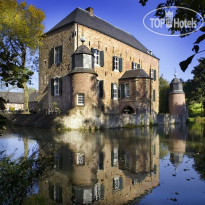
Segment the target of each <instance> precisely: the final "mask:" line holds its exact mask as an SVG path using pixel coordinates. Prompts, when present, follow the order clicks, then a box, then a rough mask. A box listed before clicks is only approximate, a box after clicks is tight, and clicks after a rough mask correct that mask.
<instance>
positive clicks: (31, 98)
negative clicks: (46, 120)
mask: <svg viewBox="0 0 205 205" xmlns="http://www.w3.org/2000/svg"><path fill="white" fill-rule="evenodd" d="M37 97H38V92H33V93H31V94H30V95H29V102H36V101H37Z"/></svg>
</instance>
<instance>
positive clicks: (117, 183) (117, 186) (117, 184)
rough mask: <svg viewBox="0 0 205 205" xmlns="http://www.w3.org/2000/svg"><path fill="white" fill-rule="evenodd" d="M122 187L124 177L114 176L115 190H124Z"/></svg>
mask: <svg viewBox="0 0 205 205" xmlns="http://www.w3.org/2000/svg"><path fill="white" fill-rule="evenodd" d="M122 188H123V179H122V177H118V176H115V177H114V178H113V190H114V191H118V190H122Z"/></svg>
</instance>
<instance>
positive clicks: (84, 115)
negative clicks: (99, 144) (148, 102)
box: [8, 108, 187, 129]
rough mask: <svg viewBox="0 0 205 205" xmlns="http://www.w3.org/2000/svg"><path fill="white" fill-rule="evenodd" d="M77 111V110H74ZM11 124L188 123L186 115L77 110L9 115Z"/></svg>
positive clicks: (118, 125) (108, 125) (71, 126)
mask: <svg viewBox="0 0 205 205" xmlns="http://www.w3.org/2000/svg"><path fill="white" fill-rule="evenodd" d="M74 109H75V108H74ZM88 109H89V108H88ZM8 118H9V122H10V123H11V124H15V125H22V126H32V127H39V128H54V129H57V128H59V129H110V128H133V127H139V126H149V125H150V126H152V125H168V124H182V123H186V120H187V118H186V116H185V115H169V114H159V115H156V114H153V115H149V114H132V115H129V114H118V115H103V114H102V113H100V112H97V111H96V112H95V113H94V112H93V113H90V112H88V111H86V110H85V109H80V108H77V109H76V110H72V111H71V112H70V114H69V115H64V116H55V115H38V114H33V115H23V114H18V115H8Z"/></svg>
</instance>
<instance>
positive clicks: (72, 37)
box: [39, 24, 159, 113]
mask: <svg viewBox="0 0 205 205" xmlns="http://www.w3.org/2000/svg"><path fill="white" fill-rule="evenodd" d="M83 35H84V37H85V38H86V42H85V45H86V46H88V47H89V48H90V49H91V48H96V49H99V50H103V51H104V67H100V66H99V67H98V66H95V71H96V72H97V74H98V78H97V79H98V80H103V81H104V96H103V98H102V99H100V101H99V103H100V108H101V107H102V106H104V109H105V113H119V102H118V100H113V99H111V83H117V84H118V79H119V78H120V77H121V76H122V75H123V74H124V72H125V71H126V70H130V69H131V65H132V62H133V61H134V62H136V63H140V64H141V67H142V68H143V69H144V70H145V71H146V73H147V74H148V75H149V73H150V68H152V69H155V70H156V71H157V79H156V81H154V82H153V89H155V90H156V101H155V102H154V103H153V108H154V111H155V112H157V113H158V106H159V92H158V90H159V89H158V71H159V62H158V59H156V58H154V57H153V56H150V55H148V54H145V53H143V52H141V51H139V50H137V49H135V48H133V47H131V46H128V45H126V44H124V43H122V42H120V41H118V40H115V39H113V38H111V37H109V36H106V35H104V34H102V33H100V32H97V31H95V30H92V29H90V28H87V27H85V26H82V25H77V24H72V25H70V26H67V27H66V28H63V29H60V30H58V31H56V32H54V33H52V34H47V36H46V37H45V38H44V41H43V46H41V48H40V70H39V90H40V96H39V98H40V105H41V107H42V109H48V108H49V107H51V106H52V103H53V102H57V103H58V106H59V107H60V108H61V110H62V112H64V113H66V112H67V111H68V110H69V109H71V107H72V94H71V93H72V89H71V79H70V77H69V76H67V75H68V73H69V71H70V70H71V67H72V66H71V65H72V62H71V55H72V53H73V52H74V51H75V49H77V47H78V46H80V45H81V44H82V43H81V42H80V37H82V36H83ZM61 45H62V48H63V56H62V64H61V65H59V66H55V65H53V66H51V67H50V68H49V52H50V51H51V49H52V48H54V47H56V46H61ZM113 56H118V57H121V58H123V71H122V72H118V71H113V70H112V66H113V65H112V64H113V63H112V61H113ZM54 77H63V94H62V96H58V97H53V96H51V85H50V80H51V79H52V78H54ZM65 88H66V89H65Z"/></svg>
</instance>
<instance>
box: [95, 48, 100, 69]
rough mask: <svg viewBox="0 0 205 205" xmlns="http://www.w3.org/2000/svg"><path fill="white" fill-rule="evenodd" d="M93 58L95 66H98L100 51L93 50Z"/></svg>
mask: <svg viewBox="0 0 205 205" xmlns="http://www.w3.org/2000/svg"><path fill="white" fill-rule="evenodd" d="M94 56H95V60H94V62H95V65H97V66H100V51H99V50H97V49H95V50H94Z"/></svg>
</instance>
